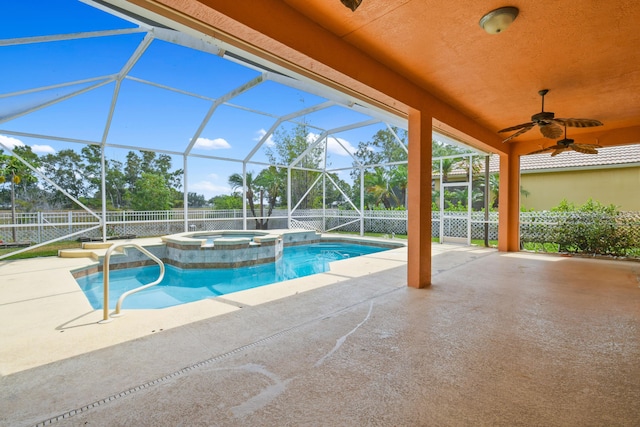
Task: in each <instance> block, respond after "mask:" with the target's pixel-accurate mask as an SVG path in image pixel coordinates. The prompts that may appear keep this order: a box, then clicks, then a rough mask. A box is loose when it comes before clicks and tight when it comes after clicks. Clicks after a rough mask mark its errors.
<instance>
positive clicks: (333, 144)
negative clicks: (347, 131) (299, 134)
mask: <svg viewBox="0 0 640 427" xmlns="http://www.w3.org/2000/svg"><path fill="white" fill-rule="evenodd" d="M319 136H320V135H319V134H317V133H313V132H309V134H307V142H308V143H309V144H312V143H314V142H315V141H316V140H317V139H318V137H319ZM338 141H339V142H338ZM340 144H342V146H341V145H340ZM345 150H346V151H345ZM327 151H328V152H329V153H333V154H336V155H338V156H348V155H349V154H348V153H347V151H348V152H349V153H351V154H353V153H355V152H356V151H357V149H356V148H355V147H354V146H353V145H351V143H350V142H349V141H347V140H346V139H344V138H336V137H333V136H330V137H329V138H327Z"/></svg>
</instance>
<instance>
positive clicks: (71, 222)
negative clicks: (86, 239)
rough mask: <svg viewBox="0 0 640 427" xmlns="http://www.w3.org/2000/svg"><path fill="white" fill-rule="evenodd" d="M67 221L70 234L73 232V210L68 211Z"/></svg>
mask: <svg viewBox="0 0 640 427" xmlns="http://www.w3.org/2000/svg"><path fill="white" fill-rule="evenodd" d="M67 223H68V224H69V234H71V233H73V225H72V224H73V212H72V211H68V212H67Z"/></svg>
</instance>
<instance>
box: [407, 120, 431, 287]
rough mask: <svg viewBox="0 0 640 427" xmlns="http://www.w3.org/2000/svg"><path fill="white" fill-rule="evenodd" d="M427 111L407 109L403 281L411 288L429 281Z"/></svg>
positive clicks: (428, 129) (429, 186)
mask: <svg viewBox="0 0 640 427" xmlns="http://www.w3.org/2000/svg"><path fill="white" fill-rule="evenodd" d="M431 129H432V121H431V115H429V114H425V112H424V111H422V112H420V111H413V110H412V111H411V112H410V113H409V165H408V174H409V183H408V188H407V192H408V196H409V202H408V206H407V209H408V214H409V217H408V221H409V223H408V230H407V234H408V236H407V237H408V239H409V242H408V244H409V248H408V250H409V258H408V266H407V268H408V271H407V281H408V285H409V286H411V287H413V288H425V287H427V286H430V285H431V144H432V142H431Z"/></svg>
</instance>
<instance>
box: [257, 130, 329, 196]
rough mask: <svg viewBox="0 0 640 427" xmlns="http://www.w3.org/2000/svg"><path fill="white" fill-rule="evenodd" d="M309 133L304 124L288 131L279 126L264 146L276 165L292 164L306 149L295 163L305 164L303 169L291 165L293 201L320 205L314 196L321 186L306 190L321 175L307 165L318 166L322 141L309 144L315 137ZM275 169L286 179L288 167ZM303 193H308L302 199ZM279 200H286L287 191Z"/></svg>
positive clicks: (301, 166) (321, 156)
mask: <svg viewBox="0 0 640 427" xmlns="http://www.w3.org/2000/svg"><path fill="white" fill-rule="evenodd" d="M310 135H311V134H310V132H309V129H308V127H307V126H306V125H304V124H300V125H297V126H296V127H295V128H293V129H292V130H291V131H286V130H281V131H279V132H276V133H275V134H274V136H273V140H274V146H273V147H270V148H268V149H267V150H266V154H267V158H268V159H269V162H270V163H272V164H276V165H278V164H279V165H291V164H292V163H293V161H294V160H296V159H297V158H298V157H300V156H301V155H302V154H304V153H305V152H307V153H306V154H305V156H304V157H303V158H302V159H300V162H299V163H297V164H296V167H300V168H304V170H301V169H291V189H290V190H291V199H292V202H293V203H294V204H297V203H300V205H299V206H300V208H302V209H308V208H315V207H322V203H320V204H319V205H318V204H317V203H314V200H318V197H317V196H318V195H321V194H322V189H321V188H319V187H316V188H312V189H311V190H310V191H309V192H308V193H307V190H309V187H310V186H311V184H313V183H314V182H315V180H316V179H317V178H318V176H319V175H320V172H316V171H313V170H307V169H320V165H321V164H322V161H323V153H324V149H323V146H322V144H318V145H317V146H315V147H314V148H311V146H312V145H313V144H314V143H315V142H316V140H315V139H314V138H311V137H310ZM277 171H278V173H279V174H281V177H282V178H281V179H282V180H283V182H285V181H286V174H287V170H286V169H285V168H277ZM305 193H307V195H306V197H304V200H303V199H302V198H303V196H304V195H305ZM280 200H281V202H282V203H286V202H287V194H285V193H284V192H282V194H281V195H280Z"/></svg>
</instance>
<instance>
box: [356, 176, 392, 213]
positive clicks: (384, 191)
mask: <svg viewBox="0 0 640 427" xmlns="http://www.w3.org/2000/svg"><path fill="white" fill-rule="evenodd" d="M364 185H365V190H367V192H368V193H369V194H371V195H372V196H373V198H374V201H375V204H376V205H379V204H380V203H382V205H383V206H384V207H385V208H386V209H391V200H393V201H395V202H396V204H399V203H398V197H397V196H396V194H395V193H394V192H393V190H392V189H391V187H389V177H388V176H387V173H386V172H385V170H384V169H383V168H375V172H374V173H368V174H366V175H365V176H364Z"/></svg>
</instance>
